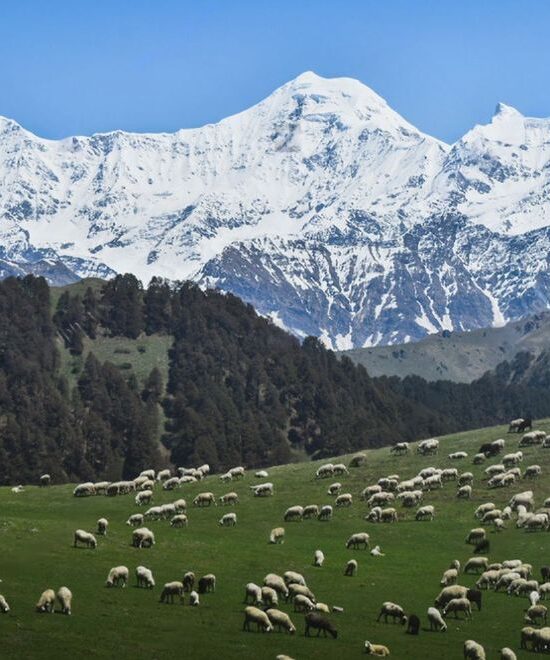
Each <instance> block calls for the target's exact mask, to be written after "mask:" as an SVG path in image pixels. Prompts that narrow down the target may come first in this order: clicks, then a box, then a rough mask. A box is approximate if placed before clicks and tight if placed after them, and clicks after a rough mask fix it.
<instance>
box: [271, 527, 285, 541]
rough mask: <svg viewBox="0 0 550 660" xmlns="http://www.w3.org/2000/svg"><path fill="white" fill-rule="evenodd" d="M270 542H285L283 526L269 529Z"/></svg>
mask: <svg viewBox="0 0 550 660" xmlns="http://www.w3.org/2000/svg"><path fill="white" fill-rule="evenodd" d="M269 542H270V543H284V542H285V528H284V527H275V528H274V529H272V530H271V533H270V535H269Z"/></svg>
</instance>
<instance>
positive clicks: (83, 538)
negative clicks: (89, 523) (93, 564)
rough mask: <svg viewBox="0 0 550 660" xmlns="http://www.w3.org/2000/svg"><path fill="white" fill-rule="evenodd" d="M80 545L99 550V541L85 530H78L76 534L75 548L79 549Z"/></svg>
mask: <svg viewBox="0 0 550 660" xmlns="http://www.w3.org/2000/svg"><path fill="white" fill-rule="evenodd" d="M78 543H83V544H84V545H85V546H86V547H87V548H93V549H94V550H95V548H97V540H96V538H95V536H94V535H93V534H90V532H85V531H84V530H83V529H77V530H76V531H75V533H74V547H75V548H76V547H77V544H78Z"/></svg>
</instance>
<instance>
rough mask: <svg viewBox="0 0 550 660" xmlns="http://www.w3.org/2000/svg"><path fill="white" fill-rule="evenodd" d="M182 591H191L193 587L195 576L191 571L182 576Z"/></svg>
mask: <svg viewBox="0 0 550 660" xmlns="http://www.w3.org/2000/svg"><path fill="white" fill-rule="evenodd" d="M182 582H183V590H184V591H186V592H189V591H192V590H193V587H194V586H195V574H194V573H193V571H187V572H186V573H184V575H183V580H182Z"/></svg>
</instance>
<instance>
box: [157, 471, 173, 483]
mask: <svg viewBox="0 0 550 660" xmlns="http://www.w3.org/2000/svg"><path fill="white" fill-rule="evenodd" d="M170 477H171V473H170V470H169V469H168V468H167V469H166V470H159V472H158V473H157V481H166V480H167V479H170Z"/></svg>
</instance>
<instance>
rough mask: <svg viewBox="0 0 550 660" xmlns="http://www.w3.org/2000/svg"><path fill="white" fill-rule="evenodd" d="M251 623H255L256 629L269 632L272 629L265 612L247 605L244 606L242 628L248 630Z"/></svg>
mask: <svg viewBox="0 0 550 660" xmlns="http://www.w3.org/2000/svg"><path fill="white" fill-rule="evenodd" d="M251 623H255V624H256V630H261V631H262V632H271V631H272V630H273V626H272V625H271V622H270V621H269V617H268V616H267V614H266V613H265V612H263V611H262V610H260V609H258V608H257V607H254V606H253V605H248V606H247V607H245V608H244V623H243V630H246V631H247V632H250V624H251Z"/></svg>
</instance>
